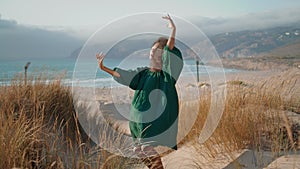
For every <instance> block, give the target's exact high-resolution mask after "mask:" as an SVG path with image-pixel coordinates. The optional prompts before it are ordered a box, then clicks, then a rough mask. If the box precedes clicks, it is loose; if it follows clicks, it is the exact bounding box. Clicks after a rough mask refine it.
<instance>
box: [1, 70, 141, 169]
mask: <svg viewBox="0 0 300 169" xmlns="http://www.w3.org/2000/svg"><path fill="white" fill-rule="evenodd" d="M46 77H47V76H46V75H41V76H40V77H35V79H33V77H31V80H29V81H28V82H27V85H25V84H24V81H23V80H22V79H23V78H22V76H19V77H16V78H15V79H14V80H12V81H11V85H9V86H1V87H0V116H1V117H0V125H1V128H0V145H1V146H0V168H129V166H132V165H133V164H140V163H139V162H138V161H137V160H134V159H129V158H124V157H120V156H116V155H113V154H111V153H109V152H107V151H105V150H104V149H102V148H99V147H97V146H95V145H94V144H93V143H92V141H90V140H89V138H88V137H87V136H86V135H85V134H84V132H83V130H82V128H81V127H80V125H79V123H78V119H77V115H76V113H75V110H74V107H73V98H72V94H71V91H70V88H69V87H66V86H63V85H61V81H60V80H59V78H57V79H58V80H55V81H52V82H46V81H45V80H46ZM102 127H103V128H102V130H105V126H102ZM117 137H118V136H117ZM116 140H117V141H120V140H118V139H115V141H116ZM106 141H108V140H106ZM119 144H121V143H119ZM108 163H109V164H113V165H109V164H108Z"/></svg>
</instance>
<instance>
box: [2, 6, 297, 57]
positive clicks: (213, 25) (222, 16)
mask: <svg viewBox="0 0 300 169" xmlns="http://www.w3.org/2000/svg"><path fill="white" fill-rule="evenodd" d="M145 12H158V13H170V14H171V16H172V15H173V16H177V17H180V18H183V19H186V20H188V21H190V22H192V23H193V24H194V25H196V26H198V28H200V29H201V30H202V32H204V33H205V34H206V35H213V34H218V33H224V32H233V31H240V30H251V29H252V30H254V29H264V28H271V27H278V26H287V25H293V24H295V23H296V24H298V25H300V24H299V23H300V1H299V0H247V1H246V0H177V1H175V0H173V1H170V0H151V1H145V0H123V1H122V0H119V1H116V0H86V1H83V0H47V1H46V0H1V1H0V59H1V58H7V57H9V58H13V56H14V57H20V56H28V57H42V56H44V57H51V56H70V55H73V54H72V53H74V51H76V50H78V49H80V47H81V46H82V45H83V44H84V42H86V41H87V40H88V39H89V37H91V36H93V35H94V33H95V32H96V31H97V30H99V29H100V28H103V27H107V25H108V24H110V23H112V22H113V21H116V20H118V19H120V18H123V19H122V20H121V21H123V22H117V23H119V24H120V26H119V27H116V28H117V30H118V31H111V32H113V33H107V34H106V35H107V36H108V37H107V38H108V40H111V39H112V36H117V35H116V33H115V32H119V31H120V30H119V29H121V30H123V27H126V29H127V30H134V29H137V28H138V25H142V26H145V27H147V28H150V27H151V28H153V30H154V29H156V28H157V27H159V29H163V28H161V27H160V25H159V24H165V22H163V23H161V22H162V20H160V19H157V20H156V16H155V18H153V17H154V16H153V15H151V16H150V17H149V18H146V19H145V18H143V19H138V20H136V21H135V20H134V22H132V21H131V23H134V24H131V25H134V26H131V25H130V24H128V22H126V23H125V21H126V18H130V17H126V16H129V15H134V14H139V13H145ZM151 19H152V20H151ZM118 21H120V20H118ZM156 22H157V23H156ZM158 23H159V24H158ZM137 24H138V25H137ZM175 24H176V26H178V27H177V28H178V29H177V30H178V33H182V34H187V33H186V32H189V31H188V30H186V29H187V27H186V25H181V27H180V24H179V21H178V20H175ZM109 28H110V27H109ZM164 28H165V27H164ZM124 30H125V29H124ZM151 30H152V29H151ZM164 30H165V31H169V30H168V29H164ZM120 32H122V31H120ZM189 34H191V35H192V36H193V34H192V33H191V32H189V33H188V34H187V35H189ZM99 39H104V38H103V37H101V38H99ZM15 49H18V50H15Z"/></svg>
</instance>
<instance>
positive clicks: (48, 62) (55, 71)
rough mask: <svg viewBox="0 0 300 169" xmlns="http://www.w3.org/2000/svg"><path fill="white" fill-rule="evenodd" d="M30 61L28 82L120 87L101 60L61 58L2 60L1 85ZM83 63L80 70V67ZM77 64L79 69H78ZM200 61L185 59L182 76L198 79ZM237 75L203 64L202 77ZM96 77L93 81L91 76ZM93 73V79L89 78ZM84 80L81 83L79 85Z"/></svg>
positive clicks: (131, 64) (127, 63) (134, 63)
mask: <svg viewBox="0 0 300 169" xmlns="http://www.w3.org/2000/svg"><path fill="white" fill-rule="evenodd" d="M27 62H30V65H29V67H28V69H27V77H28V79H33V80H34V79H37V78H38V77H40V75H42V74H43V75H44V76H46V77H47V78H46V79H47V81H52V80H55V79H57V78H58V77H60V78H61V81H62V83H63V84H64V85H67V86H71V85H75V86H76V85H79V86H81V87H94V86H96V87H115V86H119V84H118V83H116V82H115V81H114V80H113V79H112V77H111V76H110V75H109V74H107V73H105V72H103V71H101V70H100V69H99V68H98V67H97V66H96V63H97V60H96V59H95V60H90V61H88V60H87V61H85V62H84V63H76V59H71V58H60V59H56V58H54V59H27V60H25V59H21V60H10V61H9V60H8V61H1V63H0V85H10V84H11V79H15V78H17V77H18V76H19V77H20V76H24V72H25V65H26V63H27ZM79 64H80V69H78V65H79ZM104 64H105V66H107V67H110V68H114V67H121V68H124V69H135V68H137V67H144V66H148V65H149V60H148V59H134V60H130V59H129V60H128V59H127V60H123V61H122V60H120V59H110V58H105V60H104ZM76 65H77V67H76ZM91 66H92V67H95V68H94V69H93V70H94V72H91V71H89V72H88V71H87V70H91ZM196 70H197V68H196V61H195V60H191V59H188V60H184V69H183V71H182V73H181V76H194V77H196V74H197V71H196ZM74 71H76V80H74V78H73V77H74V76H73V75H74ZM223 71H224V72H226V73H230V72H237V71H239V70H236V69H223V68H219V67H213V66H205V65H199V75H200V76H201V75H207V72H214V73H222V72H223ZM91 73H92V74H95V75H94V76H92V77H93V78H91V76H90V74H91ZM87 74H89V76H86V75H87ZM78 80H79V81H80V83H76V82H78Z"/></svg>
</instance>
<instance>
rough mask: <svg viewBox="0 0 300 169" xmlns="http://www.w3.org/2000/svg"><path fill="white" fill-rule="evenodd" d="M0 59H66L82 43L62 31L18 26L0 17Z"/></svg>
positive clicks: (14, 22) (12, 21)
mask: <svg viewBox="0 0 300 169" xmlns="http://www.w3.org/2000/svg"><path fill="white" fill-rule="evenodd" d="M0 37H1V38H0V59H20V58H53V57H67V56H69V55H70V54H71V53H72V51H73V50H75V49H76V48H78V47H80V46H81V45H82V44H83V42H82V40H79V39H77V38H75V37H72V36H70V35H68V34H67V33H66V32H62V31H49V30H44V29H41V28H37V27H32V26H25V25H20V24H18V23H17V22H16V21H14V20H5V19H1V17H0Z"/></svg>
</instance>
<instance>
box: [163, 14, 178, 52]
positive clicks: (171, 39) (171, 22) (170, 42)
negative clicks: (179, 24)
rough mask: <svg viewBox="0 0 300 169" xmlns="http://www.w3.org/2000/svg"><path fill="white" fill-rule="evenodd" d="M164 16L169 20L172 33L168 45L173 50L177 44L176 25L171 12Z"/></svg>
mask: <svg viewBox="0 0 300 169" xmlns="http://www.w3.org/2000/svg"><path fill="white" fill-rule="evenodd" d="M162 18H163V19H166V20H168V21H169V25H168V27H169V28H171V33H170V36H169V39H168V42H167V45H168V47H169V49H170V50H172V49H173V48H174V46H175V34H176V26H175V24H174V22H173V20H172V18H171V17H170V15H169V14H168V15H167V16H163V17H162Z"/></svg>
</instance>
